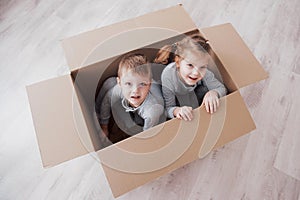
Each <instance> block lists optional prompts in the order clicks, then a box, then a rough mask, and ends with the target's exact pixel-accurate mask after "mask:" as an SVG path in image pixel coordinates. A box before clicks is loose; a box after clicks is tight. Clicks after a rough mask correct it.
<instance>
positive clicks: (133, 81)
mask: <svg viewBox="0 0 300 200" xmlns="http://www.w3.org/2000/svg"><path fill="white" fill-rule="evenodd" d="M117 80H118V83H119V84H120V86H121V90H122V94H123V96H124V97H125V99H126V100H127V101H128V102H129V104H130V105H131V106H132V107H135V108H136V107H138V106H140V105H141V104H142V103H143V102H144V100H145V99H146V97H147V95H148V93H149V90H150V86H151V80H150V78H149V76H142V75H139V74H136V73H133V72H131V71H128V72H126V73H123V75H122V76H121V77H120V78H117Z"/></svg>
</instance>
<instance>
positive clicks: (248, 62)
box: [27, 5, 267, 197]
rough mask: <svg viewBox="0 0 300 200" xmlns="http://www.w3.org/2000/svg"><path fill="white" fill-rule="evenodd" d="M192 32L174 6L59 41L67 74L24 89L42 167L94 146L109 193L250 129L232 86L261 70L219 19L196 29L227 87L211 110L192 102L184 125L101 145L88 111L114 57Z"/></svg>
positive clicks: (151, 52)
mask: <svg viewBox="0 0 300 200" xmlns="http://www.w3.org/2000/svg"><path fill="white" fill-rule="evenodd" d="M179 22H180V23H179ZM193 31H197V28H196V26H195V25H194V23H193V22H192V20H191V18H190V17H189V16H188V15H187V13H186V12H185V11H184V9H183V8H182V6H181V5H179V6H174V7H171V8H168V9H165V10H161V11H157V12H153V13H150V14H147V15H143V16H141V17H138V18H135V19H132V20H127V21H124V22H120V23H117V24H114V25H111V26H107V27H104V28H100V29H96V30H93V31H90V32H87V33H82V34H80V35H78V36H73V37H71V38H68V39H66V40H63V47H64V50H65V52H66V57H67V60H68V63H69V67H70V70H71V74H70V75H66V76H62V77H58V78H55V79H51V80H47V81H44V82H41V83H37V84H34V85H31V86H29V87H27V92H28V97H29V101H30V105H31V110H32V115H33V121H34V124H35V128H36V134H37V138H38V142H39V146H40V152H41V156H42V160H43V165H44V166H53V165H56V164H58V163H61V162H64V161H66V160H70V159H72V158H75V157H78V156H80V155H84V154H86V153H87V152H91V151H97V154H98V156H99V158H100V161H101V163H102V166H103V169H104V171H105V174H106V177H107V180H108V182H109V184H110V186H111V189H112V192H113V195H114V196H115V197H117V196H120V195H122V194H124V193H126V192H128V191H130V190H131V189H134V188H136V187H138V186H141V185H142V184H144V183H146V182H148V181H151V180H154V179H155V178H157V177H159V176H162V175H164V174H166V173H168V172H170V171H173V170H175V169H177V168H178V167H181V166H183V165H185V164H187V163H189V162H191V161H193V160H195V159H199V158H203V157H204V156H206V155H207V154H208V153H209V152H210V151H211V150H212V149H215V148H218V147H220V146H223V145H224V144H226V143H228V142H230V141H232V140H234V139H236V138H238V137H240V136H242V135H244V134H246V133H249V132H250V131H251V130H253V129H255V125H254V123H253V120H252V118H251V116H250V114H249V112H248V110H247V108H246V106H245V104H244V102H243V99H242V97H241V95H240V93H239V91H238V89H239V88H240V87H243V86H245V85H248V84H251V83H254V82H256V81H259V80H262V79H264V78H266V77H267V74H266V72H265V71H264V70H263V69H262V67H261V66H260V64H259V63H258V61H257V60H256V59H255V57H254V56H253V55H252V53H251V52H250V50H249V49H248V47H247V46H246V45H245V43H244V42H243V40H242V39H241V38H240V36H239V35H238V33H237V32H236V31H235V30H234V28H233V27H232V25H231V24H223V25H219V26H215V27H210V28H206V29H202V30H201V33H202V34H204V36H205V37H206V38H207V39H208V40H209V42H210V44H211V47H212V51H211V52H210V54H211V56H212V60H213V62H212V63H215V64H216V66H215V68H218V71H219V72H220V78H222V79H223V81H224V83H225V85H226V86H227V87H228V89H229V92H230V94H228V95H227V96H225V97H222V98H221V100H220V101H221V105H220V108H219V109H218V111H217V112H216V113H215V114H213V115H211V114H208V113H206V111H205V109H204V108H203V107H199V108H197V109H195V110H194V113H195V118H194V120H193V121H191V122H185V121H181V120H178V119H172V120H169V121H167V122H165V123H163V124H160V125H158V126H156V127H153V128H151V129H149V130H147V131H144V132H142V133H140V134H137V135H135V136H134V137H131V138H128V139H126V140H123V141H121V142H119V143H117V144H114V145H111V146H109V147H107V148H104V149H101V144H100V142H99V138H98V135H97V129H98V128H99V127H97V126H99V125H97V124H95V123H94V121H93V115H92V114H93V112H94V111H93V102H94V94H95V93H97V91H98V90H99V87H98V83H99V86H101V83H102V82H103V80H104V79H105V78H107V77H108V76H111V75H115V74H116V70H117V63H118V61H119V60H118V59H119V57H120V55H122V54H124V53H126V52H129V51H138V52H142V53H144V54H146V55H147V57H148V58H151V59H152V58H153V57H154V56H155V52H156V51H155V50H157V48H160V47H161V46H163V44H168V43H172V42H173V41H176V40H178V38H180V37H182V35H181V34H184V33H190V32H193ZM120 44H122V45H120ZM99 77H101V78H100V80H99ZM91 91H92V92H91ZM56 111H59V114H58V113H57V112H56ZM237 122H238V123H237ZM100 149H101V150H100Z"/></svg>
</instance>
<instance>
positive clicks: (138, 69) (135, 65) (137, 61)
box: [118, 53, 152, 79]
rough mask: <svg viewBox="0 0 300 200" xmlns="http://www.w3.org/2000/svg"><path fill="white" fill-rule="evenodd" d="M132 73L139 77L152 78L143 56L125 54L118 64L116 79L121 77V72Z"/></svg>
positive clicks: (145, 58)
mask: <svg viewBox="0 0 300 200" xmlns="http://www.w3.org/2000/svg"><path fill="white" fill-rule="evenodd" d="M128 71H131V72H134V73H136V74H139V75H141V76H149V78H150V79H151V78H152V71H151V66H150V64H149V63H148V60H147V57H146V56H145V55H143V54H139V53H135V54H127V55H125V56H123V57H122V59H121V61H120V63H119V69H118V77H121V76H122V74H123V72H128Z"/></svg>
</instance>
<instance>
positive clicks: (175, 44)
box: [171, 42, 177, 53]
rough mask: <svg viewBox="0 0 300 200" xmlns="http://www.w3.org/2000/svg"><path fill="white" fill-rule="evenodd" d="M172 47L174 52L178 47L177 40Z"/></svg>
mask: <svg viewBox="0 0 300 200" xmlns="http://www.w3.org/2000/svg"><path fill="white" fill-rule="evenodd" d="M171 47H172V50H171V51H172V53H175V51H176V49H177V42H175V43H173V44H172V45H171Z"/></svg>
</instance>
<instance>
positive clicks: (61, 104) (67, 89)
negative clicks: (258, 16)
mask: <svg viewBox="0 0 300 200" xmlns="http://www.w3.org/2000/svg"><path fill="white" fill-rule="evenodd" d="M26 89H27V94H28V98H29V103H30V107H31V112H32V117H33V122H34V127H35V131H36V135H37V140H38V143H39V148H40V153H41V156H42V161H43V166H44V167H49V166H54V165H57V164H58V163H61V162H64V161H66V160H70V159H73V158H75V157H78V156H80V155H84V154H86V153H88V152H89V151H93V146H92V143H91V140H90V138H89V134H88V132H87V127H86V124H85V121H84V119H83V117H82V113H81V109H80V106H79V102H78V99H77V96H76V94H75V93H74V88H73V83H72V79H71V76H70V75H65V76H62V77H59V78H54V79H51V80H47V81H43V82H40V83H36V84H34V85H30V86H27V88H26Z"/></svg>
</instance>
